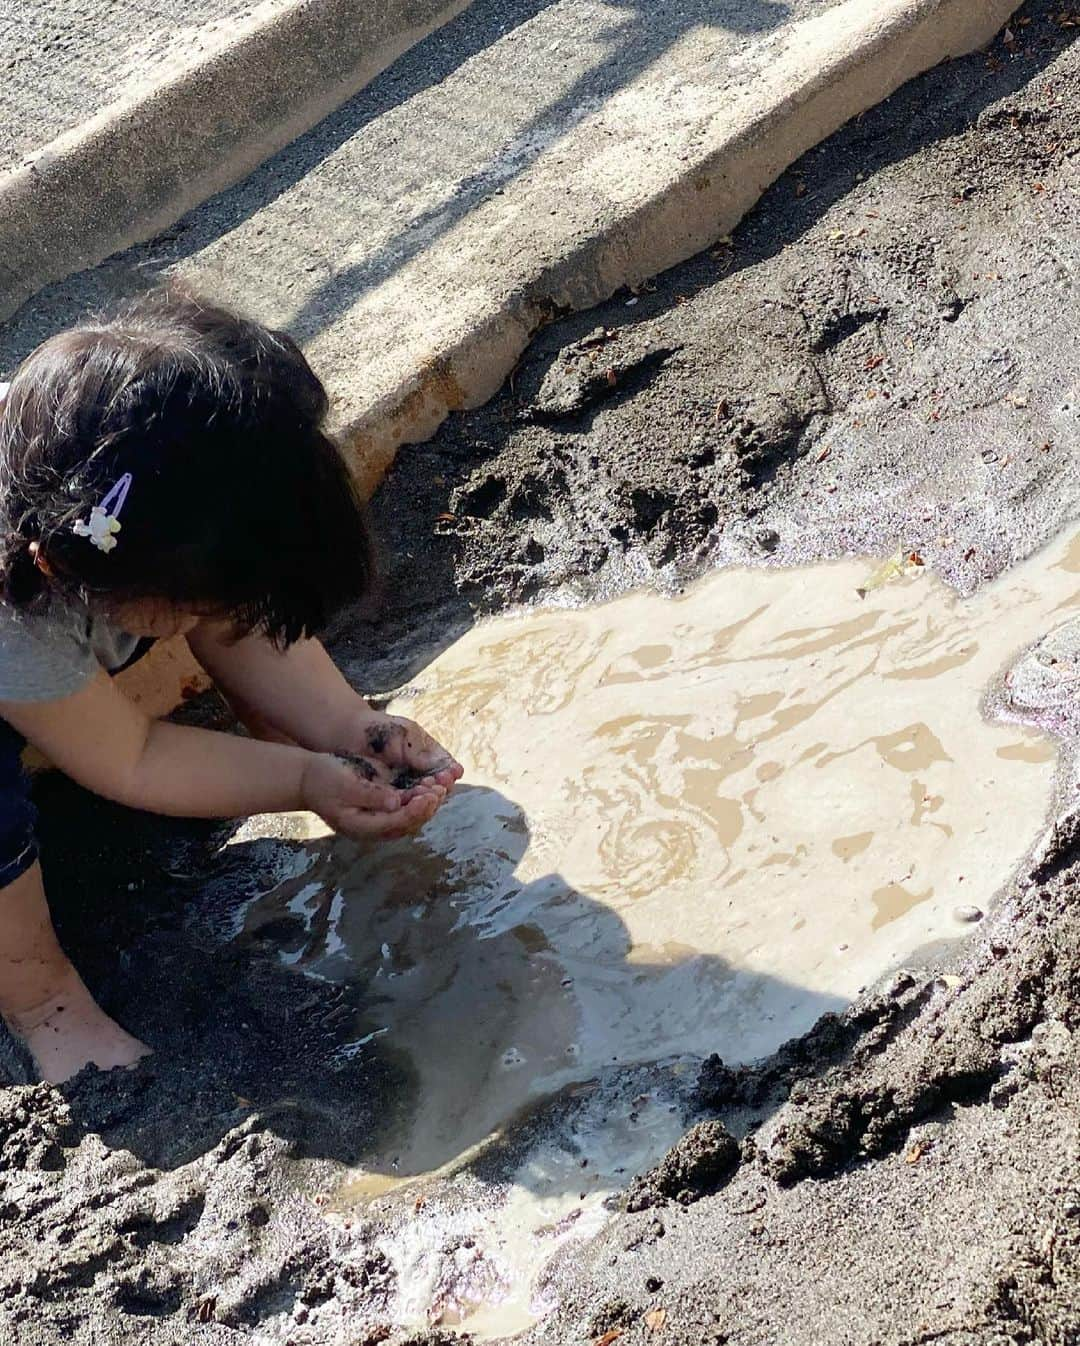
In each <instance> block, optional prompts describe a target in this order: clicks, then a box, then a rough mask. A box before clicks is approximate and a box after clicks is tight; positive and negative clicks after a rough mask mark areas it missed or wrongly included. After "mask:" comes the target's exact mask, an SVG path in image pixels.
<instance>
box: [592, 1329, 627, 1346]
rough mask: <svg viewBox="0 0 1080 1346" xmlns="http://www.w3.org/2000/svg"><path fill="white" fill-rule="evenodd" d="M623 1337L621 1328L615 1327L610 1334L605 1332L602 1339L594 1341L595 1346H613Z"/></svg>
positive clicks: (598, 1338)
mask: <svg viewBox="0 0 1080 1346" xmlns="http://www.w3.org/2000/svg"><path fill="white" fill-rule="evenodd" d="M622 1335H623V1330H622V1328H621V1327H613V1328H612V1329H611V1331H610V1332H605V1333H604V1335H603V1336H602V1337H597V1338H596V1339H595V1340H594V1341H593V1346H611V1343H612V1342H613V1341H618V1340H619V1338H620V1337H621V1336H622Z"/></svg>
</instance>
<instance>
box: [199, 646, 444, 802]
mask: <svg viewBox="0 0 1080 1346" xmlns="http://www.w3.org/2000/svg"><path fill="white" fill-rule="evenodd" d="M188 643H189V644H190V646H191V649H192V651H193V653H194V655H195V657H196V658H197V659H198V661H199V662H200V663H201V664H202V666H203V667H204V668H205V669H206V671H207V672H208V673H209V674H210V676H211V677H212V678H213V679H214V681H215V682H216V683H217V684H218V686H219V687H220V688H221V689H222V691H223V692H224V693H225V695H226V696H228V697H229V698H230V700H234V701H235V703H236V705H237V706H238V707H240V708H247V709H249V710H252V711H254V712H256V713H257V714H258V716H260V717H261V718H262V719H264V720H265V721H267V722H268V723H269V724H270V725H271V726H272V727H273V728H274V729H276V730H278V731H279V732H281V733H282V734H284V735H287V736H288V737H289V738H290V739H292V740H294V741H295V742H296V743H301V744H303V745H304V747H306V748H311V749H313V750H314V751H316V752H347V753H355V754H358V755H360V756H362V757H367V758H371V759H372V760H374V761H376V762H379V763H380V764H382V765H383V766H385V768H386V769H387V773H386V774H387V775H388V776H390V777H392V776H393V774H394V773H395V772H396V771H398V770H402V769H404V770H405V771H408V772H411V773H412V774H414V775H417V776H430V777H431V778H432V779H433V780H435V781H436V782H437V783H438V784H439V785H441V786H444V787H446V788H447V789H448V788H449V787H450V786H451V785H453V783H454V781H456V780H458V779H459V778H460V777H461V775H462V769H461V767H460V766H459V765H458V763H457V762H455V761H454V759H453V758H452V757H451V756H450V754H449V753H448V752H447V751H446V749H445V748H443V747H441V746H440V745H439V744H438V743H436V741H435V740H434V739H433V738H432V737H431V736H430V734H428V733H426V732H425V731H424V730H423V729H421V728H420V726H419V725H417V724H414V723H413V722H412V721H411V720H405V719H403V718H401V717H400V716H392V715H384V714H382V713H381V712H379V711H374V710H372V709H371V707H370V706H369V705H368V704H367V702H366V701H365V700H364V699H363V697H361V696H360V695H359V694H358V693H357V692H355V691H354V690H353V689H352V688H351V687H350V686H349V684H348V683H347V682H346V680H345V678H344V677H343V676H342V674H341V672H340V670H339V669H338V668H337V667H336V666H335V664H334V662H333V660H332V659H331V658H330V656H329V655H328V654H327V652H326V650H325V648H324V647H323V645H322V643H321V642H320V641H318V640H300V641H297V643H296V644H295V645H292V646H290V647H289V649H288V650H285V651H281V650H278V649H275V648H274V646H273V645H271V644H270V642H269V641H267V640H263V639H261V638H260V637H258V636H247V637H245V638H244V639H243V640H238V641H230V640H229V638H228V631H227V628H223V627H222V626H220V625H216V624H213V623H209V622H204V623H202V624H200V625H199V626H198V627H196V628H195V630H194V631H192V632H191V633H190V634H189V636H188Z"/></svg>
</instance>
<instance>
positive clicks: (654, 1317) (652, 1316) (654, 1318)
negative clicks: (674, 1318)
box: [645, 1309, 667, 1332]
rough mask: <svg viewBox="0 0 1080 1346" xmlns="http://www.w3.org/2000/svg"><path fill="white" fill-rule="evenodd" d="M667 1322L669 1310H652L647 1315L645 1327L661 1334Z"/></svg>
mask: <svg viewBox="0 0 1080 1346" xmlns="http://www.w3.org/2000/svg"><path fill="white" fill-rule="evenodd" d="M666 1322H667V1309H650V1310H649V1312H648V1313H647V1314H646V1315H645V1326H646V1327H647V1328H648V1329H649V1331H650V1332H659V1331H660V1329H661V1328H662V1327H663V1326H664V1324H665V1323H666Z"/></svg>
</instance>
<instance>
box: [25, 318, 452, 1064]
mask: <svg viewBox="0 0 1080 1346" xmlns="http://www.w3.org/2000/svg"><path fill="white" fill-rule="evenodd" d="M326 409H327V400H326V394H325V392H324V390H323V388H322V385H321V384H320V383H319V381H318V379H317V378H316V377H315V375H314V374H313V373H312V371H311V369H310V367H309V366H308V363H307V361H306V360H305V359H304V357H303V355H302V354H301V353H300V350H299V349H298V347H297V346H296V345H295V343H294V342H293V341H292V340H291V339H290V338H289V337H288V336H285V335H284V334H283V333H281V332H274V331H269V330H267V329H266V328H263V327H260V326H258V325H257V324H255V323H253V322H247V321H244V320H242V319H240V318H237V317H234V316H233V315H231V314H229V313H226V312H223V311H222V310H220V309H217V308H213V307H210V306H207V305H205V304H203V303H201V302H199V301H198V300H196V299H195V298H193V297H191V296H189V295H184V294H175V293H173V294H170V293H164V292H162V293H159V294H156V295H153V296H151V297H149V298H146V299H143V300H140V301H138V302H137V303H135V304H133V305H131V306H130V307H128V308H126V309H124V310H122V311H120V312H118V313H116V314H115V315H114V316H112V317H110V318H108V319H106V320H103V321H100V322H88V323H85V324H83V325H82V326H79V327H77V328H75V329H74V330H72V331H69V332H65V333H63V334H62V335H60V336H56V337H53V338H52V339H51V340H49V341H46V342H45V344H44V345H42V346H40V347H39V348H38V349H37V350H36V351H35V352H34V353H33V354H32V355H31V356H30V357H29V358H28V359H27V360H26V361H25V362H24V363H23V364H22V365H21V366H20V368H19V369H18V371H17V372H16V374H15V376H14V379H13V381H12V383H11V385H10V387H9V388H8V391H7V395H6V397H5V399H4V401H3V404H2V407H0V717H2V720H0V1015H2V1016H3V1019H4V1021H5V1022H6V1024H7V1026H8V1028H9V1029H10V1030H11V1031H12V1032H13V1033H14V1034H15V1035H16V1036H17V1037H19V1038H21V1039H22V1040H23V1042H24V1043H25V1044H26V1046H27V1047H28V1048H29V1050H30V1053H31V1055H32V1056H33V1058H34V1061H35V1062H36V1065H37V1068H38V1070H39V1071H40V1073H41V1076H42V1077H43V1078H44V1079H46V1080H51V1081H61V1080H64V1079H67V1078H69V1077H70V1076H71V1075H73V1074H74V1073H75V1072H77V1071H78V1070H80V1069H81V1068H82V1067H83V1066H85V1065H86V1064H87V1063H90V1062H92V1063H93V1064H95V1065H97V1066H98V1067H100V1068H102V1069H108V1068H110V1067H114V1066H125V1065H130V1064H131V1063H132V1062H134V1061H135V1060H137V1059H138V1058H139V1057H140V1056H142V1055H143V1054H145V1053H146V1052H147V1051H148V1048H146V1047H145V1046H144V1045H143V1044H142V1043H140V1042H138V1041H136V1039H135V1038H133V1037H131V1036H130V1035H129V1034H128V1033H126V1032H124V1030H123V1029H122V1028H120V1027H119V1025H117V1024H116V1023H115V1022H114V1021H113V1020H112V1019H110V1018H109V1017H108V1016H107V1015H106V1014H105V1013H104V1012H103V1011H102V1010H101V1009H100V1008H99V1007H98V1006H97V1005H96V1004H95V1003H94V1001H93V999H92V998H91V996H90V994H89V992H88V991H87V989H86V987H85V985H84V984H83V982H82V981H81V979H80V977H79V975H78V973H77V972H76V971H75V969H74V967H73V966H72V965H71V963H70V962H69V961H68V958H67V957H66V955H65V954H64V952H63V950H62V949H61V948H60V946H59V944H58V942H57V938H56V935H55V933H54V931H53V927H52V924H51V922H50V919H49V913H48V908H47V906H46V901H45V894H44V890H43V887H42V878H41V868H40V865H39V863H38V854H37V848H36V844H35V840H34V810H33V807H32V805H31V803H30V799H29V794H28V786H27V782H26V779H25V776H24V775H23V772H22V768H21V759H20V753H21V750H22V748H23V747H24V745H25V742H26V741H29V742H30V743H32V744H34V745H35V746H36V747H38V748H39V749H40V750H41V751H42V752H43V753H45V754H46V756H47V757H49V758H50V759H51V760H52V761H53V762H54V763H56V764H57V766H59V767H60V768H61V770H63V771H65V772H66V773H67V774H68V775H69V776H72V777H73V778H74V779H75V780H77V781H79V782H80V783H81V784H82V785H84V786H86V788H87V789H90V790H93V791H95V792H96V793H98V794H100V795H104V796H105V797H107V798H109V799H113V800H116V801H119V802H120V803H123V804H128V805H131V806H133V807H136V808H140V809H148V810H151V811H153V812H157V813H166V814H173V815H186V816H189V817H202V818H212V817H235V816H240V815H245V814H252V813H267V812H274V811H287V810H297V809H310V810H312V811H313V812H315V813H317V814H319V815H320V816H321V817H322V818H323V819H324V820H325V821H326V822H327V823H328V824H329V825H330V826H331V827H332V828H334V829H335V830H336V831H339V832H341V833H343V834H345V835H346V836H350V837H362V838H372V839H375V838H383V837H396V836H402V835H404V834H406V833H408V832H411V831H414V830H415V829H416V828H418V827H420V826H422V825H423V823H425V822H426V821H427V820H428V819H429V818H430V817H431V816H432V814H433V813H434V812H435V810H436V809H437V808H438V807H439V805H440V803H441V802H442V800H443V799H444V797H445V795H446V792H447V791H448V790H449V789H450V787H451V786H452V785H453V783H454V781H455V780H457V779H458V777H459V776H460V775H461V768H460V767H459V766H458V765H457V763H456V762H454V761H453V759H452V758H451V757H450V756H449V755H448V754H447V753H446V752H445V751H444V750H443V749H442V748H440V747H439V745H438V744H437V743H435V742H434V740H433V739H431V738H430V737H429V736H428V735H427V734H426V733H424V731H423V730H422V729H420V728H419V727H418V726H417V725H415V724H413V723H411V722H410V721H408V720H403V719H400V718H396V717H391V716H387V715H382V714H379V713H377V712H375V711H373V710H372V709H371V708H370V707H369V706H368V705H367V704H366V702H364V701H363V700H362V699H361V698H360V697H359V696H358V695H357V694H356V692H354V691H353V690H352V688H350V686H349V685H348V683H347V682H346V681H345V679H344V678H343V677H342V675H341V674H340V673H339V672H338V670H337V669H336V668H335V667H334V665H333V663H332V662H331V661H330V658H329V656H328V655H327V653H326V651H325V650H324V648H323V646H322V645H321V644H320V643H319V641H318V639H316V635H317V633H318V632H319V631H320V630H322V629H323V628H324V627H325V625H326V623H327V622H328V620H329V619H330V617H331V616H332V615H333V614H334V613H335V612H336V611H337V610H338V609H340V608H341V607H343V606H344V605H345V604H347V603H349V602H351V601H353V600H355V599H356V598H358V597H359V596H360V595H361V594H362V593H363V592H364V590H365V589H366V588H367V587H368V585H369V582H370V578H371V569H372V559H371V542H370V538H369V535H368V532H367V529H366V526H365V523H364V516H363V513H362V510H361V507H360V505H359V502H358V500H357V498H356V495H355V493H354V490H353V486H352V483H351V480H350V477H349V474H348V471H347V469H346V467H345V464H344V463H343V461H342V458H341V456H340V454H339V453H338V451H337V449H336V448H335V446H334V445H333V443H332V442H331V441H330V440H329V439H328V438H327V436H326V433H325V431H324V429H323V421H324V417H325V414H326ZM179 634H183V635H185V636H186V638H187V640H188V643H189V644H190V646H191V649H192V650H193V651H194V653H195V655H196V657H197V658H198V660H199V661H200V663H201V664H202V665H203V667H204V668H205V669H206V670H207V672H208V673H209V674H210V675H211V677H212V678H213V679H214V681H215V682H216V683H217V685H218V686H219V687H220V688H221V689H222V691H223V693H224V694H225V695H226V697H228V698H229V700H230V701H231V702H232V704H233V705H234V706H235V707H236V708H237V713H238V714H239V715H240V717H241V719H242V720H243V721H244V722H245V724H247V725H248V727H249V728H250V729H251V730H252V732H253V733H254V734H255V735H256V737H252V738H241V737H234V736H231V735H227V734H220V733H213V732H210V731H208V730H203V729H195V728H187V727H183V726H179V725H175V724H171V723H169V722H167V721H152V720H150V719H148V718H147V717H146V716H145V715H144V714H143V713H141V712H140V711H139V709H138V708H137V707H136V706H135V705H133V704H132V703H131V702H130V701H128V700H127V698H126V697H124V695H123V694H122V693H121V692H120V691H119V689H118V688H117V686H116V685H115V684H114V683H113V682H112V681H111V679H110V676H109V675H110V673H112V672H115V671H117V670H118V669H120V668H121V667H123V666H125V665H126V664H127V663H130V662H133V660H134V658H136V657H138V655H139V654H140V653H141V652H142V650H143V649H145V647H146V646H147V645H148V644H149V643H151V642H152V639H153V638H160V637H166V636H174V635H179ZM341 755H348V756H350V757H351V758H352V759H353V760H352V761H351V762H347V761H345V760H343V758H342V756H341ZM103 900H105V901H109V900H111V899H110V898H109V897H108V895H103Z"/></svg>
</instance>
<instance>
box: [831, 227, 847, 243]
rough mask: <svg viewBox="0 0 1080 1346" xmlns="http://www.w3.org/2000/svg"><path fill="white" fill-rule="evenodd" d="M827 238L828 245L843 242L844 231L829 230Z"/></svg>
mask: <svg viewBox="0 0 1080 1346" xmlns="http://www.w3.org/2000/svg"><path fill="white" fill-rule="evenodd" d="M828 237H829V242H830V243H840V242H842V241H843V238H844V231H843V229H830V230H829V235H828Z"/></svg>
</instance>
